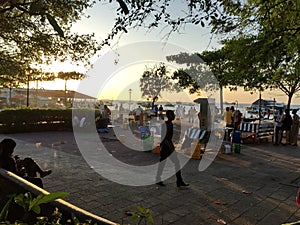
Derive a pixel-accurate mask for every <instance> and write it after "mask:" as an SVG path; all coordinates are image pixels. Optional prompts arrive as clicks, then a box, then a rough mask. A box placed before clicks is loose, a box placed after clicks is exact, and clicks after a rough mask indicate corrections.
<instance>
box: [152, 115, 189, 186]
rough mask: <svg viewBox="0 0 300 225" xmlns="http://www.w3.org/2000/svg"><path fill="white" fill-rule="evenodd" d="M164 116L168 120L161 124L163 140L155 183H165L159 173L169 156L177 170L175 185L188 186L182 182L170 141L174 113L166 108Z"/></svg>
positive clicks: (162, 184) (177, 161)
mask: <svg viewBox="0 0 300 225" xmlns="http://www.w3.org/2000/svg"><path fill="white" fill-rule="evenodd" d="M166 117H167V118H168V120H167V121H166V122H165V125H163V126H162V132H161V134H162V137H163V140H162V142H161V144H160V149H161V151H160V159H159V161H160V163H159V165H158V171H157V176H156V181H157V183H156V184H157V185H160V186H165V184H164V183H163V182H162V180H161V175H162V172H163V169H164V167H165V164H166V159H167V158H168V157H169V156H170V159H171V160H172V162H173V163H174V164H175V170H176V171H177V172H176V179H177V181H176V184H177V187H178V188H179V187H186V186H189V184H186V183H184V181H183V179H182V176H181V170H180V164H179V160H178V158H177V155H176V152H174V151H175V147H174V144H173V142H172V138H173V122H172V121H173V120H174V119H175V114H174V112H173V111H172V110H167V111H166ZM172 153H173V154H172Z"/></svg>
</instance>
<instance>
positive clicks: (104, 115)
mask: <svg viewBox="0 0 300 225" xmlns="http://www.w3.org/2000/svg"><path fill="white" fill-rule="evenodd" d="M110 115H111V111H110V109H109V108H108V107H107V105H104V108H103V112H102V118H103V119H107V120H108V121H109V117H110Z"/></svg>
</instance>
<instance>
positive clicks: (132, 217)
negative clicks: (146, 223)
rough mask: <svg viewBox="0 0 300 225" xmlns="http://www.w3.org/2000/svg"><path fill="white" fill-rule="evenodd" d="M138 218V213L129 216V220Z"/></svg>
mask: <svg viewBox="0 0 300 225" xmlns="http://www.w3.org/2000/svg"><path fill="white" fill-rule="evenodd" d="M139 218H140V215H138V214H136V213H135V214H133V215H132V216H131V217H130V220H131V221H135V220H136V219H139Z"/></svg>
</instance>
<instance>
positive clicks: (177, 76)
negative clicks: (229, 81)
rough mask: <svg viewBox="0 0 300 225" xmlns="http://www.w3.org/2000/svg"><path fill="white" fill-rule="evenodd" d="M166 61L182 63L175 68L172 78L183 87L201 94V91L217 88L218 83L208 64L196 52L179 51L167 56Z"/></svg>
mask: <svg viewBox="0 0 300 225" xmlns="http://www.w3.org/2000/svg"><path fill="white" fill-rule="evenodd" d="M167 60H168V61H173V62H176V63H178V64H181V65H182V68H180V69H178V70H176V71H175V72H174V73H173V75H172V79H174V80H175V81H176V82H177V84H178V85H179V86H180V87H181V88H184V89H187V90H189V92H190V93H191V94H192V93H198V94H201V91H203V90H204V91H206V92H210V91H215V90H217V89H219V84H218V82H217V80H216V78H215V76H214V74H213V73H212V72H211V70H210V69H209V66H208V65H207V64H206V63H205V62H204V61H203V59H202V58H201V57H200V55H199V54H198V53H193V54H188V53H179V54H177V55H170V56H167Z"/></svg>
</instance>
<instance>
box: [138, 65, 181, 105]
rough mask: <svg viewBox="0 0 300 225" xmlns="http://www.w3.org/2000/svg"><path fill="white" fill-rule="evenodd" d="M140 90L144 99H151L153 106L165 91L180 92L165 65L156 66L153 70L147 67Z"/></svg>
mask: <svg viewBox="0 0 300 225" xmlns="http://www.w3.org/2000/svg"><path fill="white" fill-rule="evenodd" d="M140 88H141V92H142V97H147V98H148V97H151V98H152V99H153V104H154V102H155V101H156V100H157V98H158V97H159V96H161V92H163V91H168V92H173V91H175V92H178V91H180V88H179V87H178V85H177V84H176V83H175V82H174V81H172V79H171V76H170V71H169V70H168V67H167V66H166V65H165V64H164V63H160V64H156V65H154V66H153V67H151V68H147V67H146V69H145V71H144V72H143V74H142V77H141V78H140Z"/></svg>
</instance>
